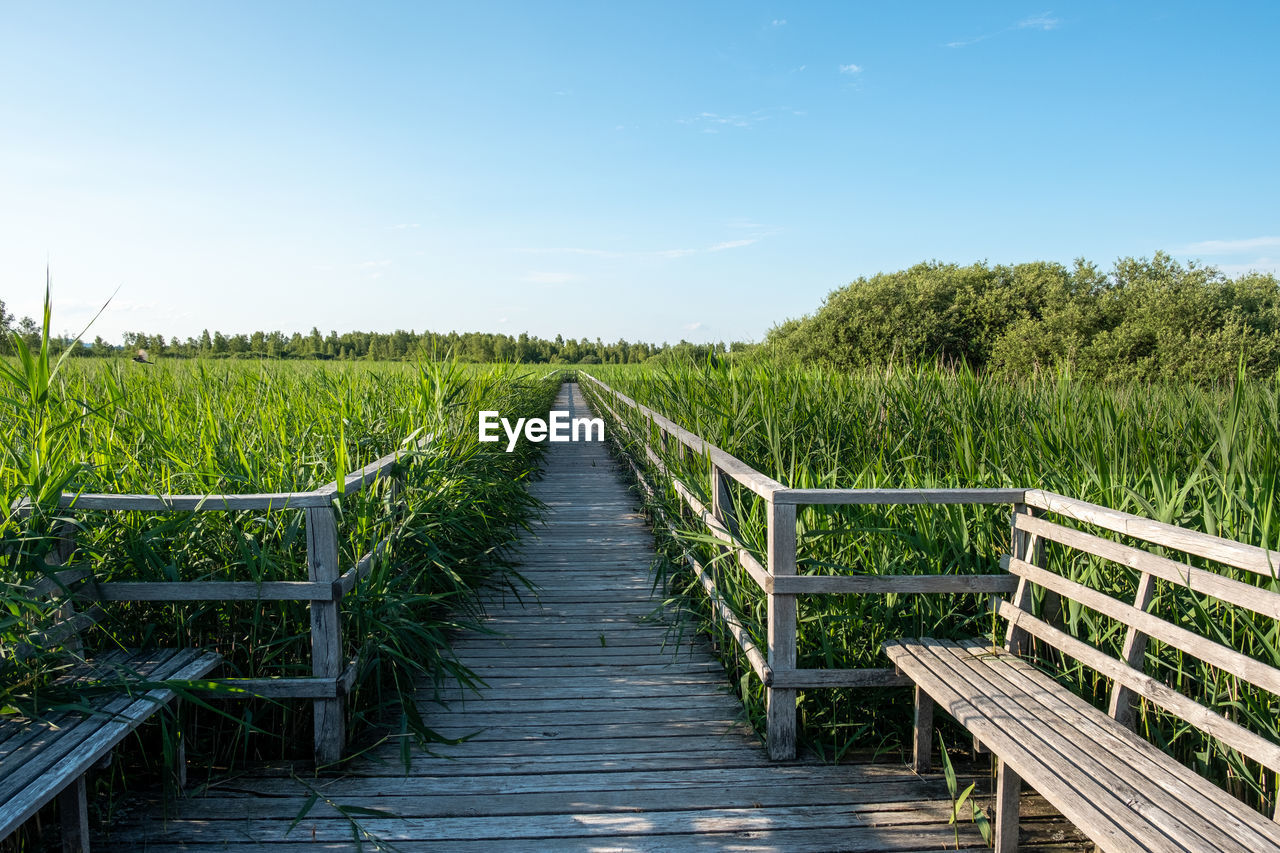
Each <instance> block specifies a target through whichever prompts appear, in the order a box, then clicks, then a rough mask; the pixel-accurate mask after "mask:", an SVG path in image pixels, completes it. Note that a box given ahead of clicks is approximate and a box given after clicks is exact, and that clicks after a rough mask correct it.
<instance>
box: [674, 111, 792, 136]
mask: <svg viewBox="0 0 1280 853" xmlns="http://www.w3.org/2000/svg"><path fill="white" fill-rule="evenodd" d="M768 120H769V114H768V112H766V111H765V110H754V111H752V112H749V113H745V114H743V113H733V114H729V115H722V114H721V113H710V112H704V113H698V114H697V115H696V116H693V117H692V118H678V119H676V123H677V124H686V125H689V126H691V127H699V128H701V129H702V132H703V133H719V132H720V130H721V129H724V128H732V127H737V128H748V127H753V126H754V125H757V124H759V123H760V122H762V121H768Z"/></svg>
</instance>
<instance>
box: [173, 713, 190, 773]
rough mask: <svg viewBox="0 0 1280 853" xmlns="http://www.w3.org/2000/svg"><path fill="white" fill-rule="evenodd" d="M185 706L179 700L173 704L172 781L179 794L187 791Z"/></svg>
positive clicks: (186, 715) (186, 718) (186, 721)
mask: <svg viewBox="0 0 1280 853" xmlns="http://www.w3.org/2000/svg"><path fill="white" fill-rule="evenodd" d="M188 722H189V720H188V714H187V705H186V703H185V702H183V701H182V700H181V699H178V700H176V701H175V702H174V703H173V728H174V738H173V740H174V745H173V768H172V770H173V781H174V783H175V784H177V786H178V793H179V794H181V793H182V792H183V791H185V790H186V789H187V723H188Z"/></svg>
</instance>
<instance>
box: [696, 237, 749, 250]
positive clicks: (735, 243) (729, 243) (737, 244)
mask: <svg viewBox="0 0 1280 853" xmlns="http://www.w3.org/2000/svg"><path fill="white" fill-rule="evenodd" d="M754 242H755V239H754V238H752V239H749V240H726V241H725V242H723V243H716V244H715V245H714V246H708V247H707V251H708V252H723V251H724V250H725V249H741V248H742V247H743V246H750V245H751V244H752V243H754Z"/></svg>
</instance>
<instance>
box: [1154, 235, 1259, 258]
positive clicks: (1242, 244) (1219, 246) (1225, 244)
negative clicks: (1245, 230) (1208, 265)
mask: <svg viewBox="0 0 1280 853" xmlns="http://www.w3.org/2000/svg"><path fill="white" fill-rule="evenodd" d="M1276 248H1280V237H1247V238H1245V239H1243V240H1204V241H1201V242H1199V243H1191V244H1189V245H1186V246H1183V247H1182V248H1181V249H1178V250H1177V254H1179V255H1234V254H1237V253H1239V252H1252V251H1256V250H1258V249H1276Z"/></svg>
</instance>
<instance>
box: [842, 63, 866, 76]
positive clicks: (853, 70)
mask: <svg viewBox="0 0 1280 853" xmlns="http://www.w3.org/2000/svg"><path fill="white" fill-rule="evenodd" d="M840 73H841V74H861V73H862V66H861V65H854V64H853V63H850V64H848V65H841V66H840Z"/></svg>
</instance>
